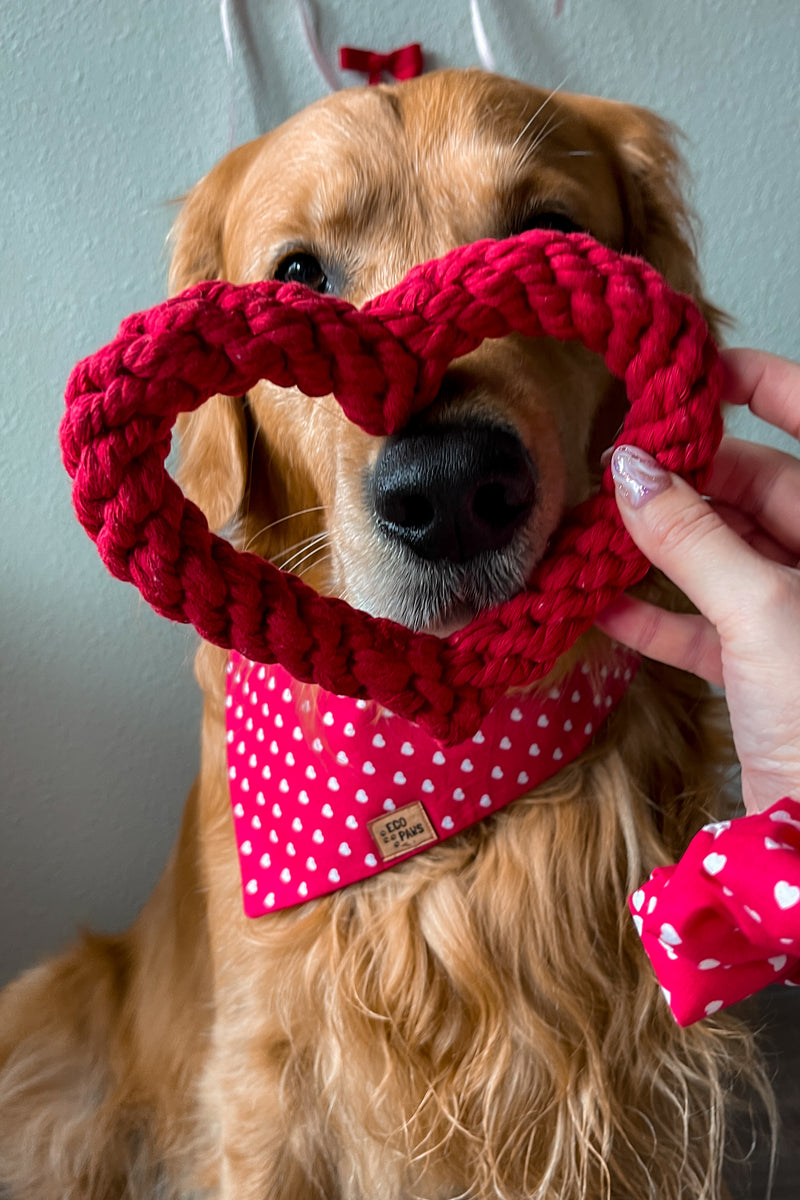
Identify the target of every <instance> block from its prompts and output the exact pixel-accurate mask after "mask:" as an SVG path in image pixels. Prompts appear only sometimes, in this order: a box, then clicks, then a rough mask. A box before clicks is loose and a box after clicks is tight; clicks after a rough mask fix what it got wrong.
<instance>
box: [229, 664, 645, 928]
mask: <svg viewBox="0 0 800 1200" xmlns="http://www.w3.org/2000/svg"><path fill="white" fill-rule="evenodd" d="M636 662H637V659H636V658H635V656H633V655H631V654H630V653H628V652H623V651H620V652H619V653H618V654H617V656H616V658H614V659H613V660H612V661H611V662H610V663H609V664H607V665H606V666H603V667H598V668H596V669H594V670H590V668H589V667H588V666H587V665H585V664H584V665H583V666H582V667H579V668H577V669H576V670H575V671H574V672H573V673H572V674H571V675H570V676H569V677H568V678H567V679H566V680H565V681H563V682H562V683H561V684H560V685H559V686H558V687H557V688H553V689H551V690H550V691H549V692H543V691H535V692H532V693H529V694H520V695H512V696H507V697H504V698H503V699H501V700H500V701H498V703H497V704H496V705H495V706H494V708H493V709H492V710H491V712H490V713H489V714H488V715H487V717H486V718H485V720H484V723H483V725H482V726H481V729H480V730H479V731H478V733H476V734H475V736H474V737H473V738H471V739H470V740H468V741H466V742H462V743H461V744H460V745H458V746H443V745H441V744H440V743H439V742H437V741H435V740H434V739H433V738H432V737H430V736H429V735H428V734H426V733H425V732H424V731H423V730H421V729H419V728H417V726H415V725H414V724H412V723H411V722H410V721H406V720H404V719H403V718H402V717H398V716H395V715H393V714H392V713H390V712H388V711H386V710H385V709H382V708H380V707H379V706H378V705H376V704H374V703H371V702H367V701H365V700H351V699H349V698H348V697H345V696H336V695H334V694H333V693H331V692H326V691H323V690H322V689H321V688H315V687H311V686H309V685H305V684H301V683H298V682H297V681H296V680H295V679H293V678H292V676H291V675H289V673H288V672H287V671H286V670H284V668H283V667H281V666H278V665H274V666H263V665H259V664H257V663H252V662H250V661H249V660H248V659H245V658H243V657H242V656H241V655H239V654H237V653H236V652H235V651H234V652H232V653H231V655H230V659H229V662H228V674H227V695H226V701H225V703H226V723H227V750H228V777H229V783H230V793H231V804H232V806H233V816H234V827H235V832H236V844H237V846H238V849H239V862H240V866H241V871H242V889H243V896H244V909H245V913H246V914H247V916H249V917H261V916H263V915H264V914H265V913H267V912H273V911H276V910H277V909H281V908H289V907H291V906H292V905H295V904H301V903H303V902H304V901H307V900H312V899H316V898H317V897H319V896H324V895H326V894H328V893H329V892H335V891H338V889H339V888H343V887H347V885H348V884H351V883H356V882H358V881H359V880H362V879H368V878H369V877H370V876H372V875H377V874H378V873H379V872H380V871H385V870H387V868H389V867H392V866H394V865H395V864H397V863H400V862H403V861H404V860H405V859H407V858H410V857H411V856H412V855H414V854H418V853H420V851H422V850H425V849H426V848H427V847H429V846H433V845H436V844H437V843H438V842H441V841H444V840H445V839H446V838H449V837H453V835H454V834H456V833H460V832H461V831H462V830H464V829H466V828H467V827H468V826H470V825H473V824H475V822H476V821H480V820H482V819H483V818H484V817H488V816H490V815H491V814H492V813H495V812H497V811H498V810H499V809H501V808H504V807H505V806H506V805H507V804H510V803H511V801H512V800H517V799H519V797H520V796H523V795H525V794H526V793H527V792H529V791H530V790H531V789H532V788H534V787H536V786H537V785H538V784H540V783H542V782H544V780H546V779H549V778H550V776H551V775H554V774H555V773H556V772H557V771H559V770H560V769H561V768H562V767H563V766H565V765H566V764H567V763H569V762H571V761H572V760H573V759H575V758H577V757H578V755H579V754H580V753H581V751H582V750H584V749H585V748H586V746H587V745H588V744H589V743H590V741H591V740H592V738H593V736H594V734H595V731H596V730H597V729H598V728H599V727H600V726H601V725H602V723H603V722H604V721H605V720H606V718H607V716H608V715H609V713H610V712H611V711H612V710H613V709H614V708H615V707H616V705H617V704H618V703H619V701H620V700H621V699H622V697H623V695H624V694H625V691H626V690H627V688H628V685H629V683H630V681H631V679H632V677H633V675H634V673H635V671H636Z"/></svg>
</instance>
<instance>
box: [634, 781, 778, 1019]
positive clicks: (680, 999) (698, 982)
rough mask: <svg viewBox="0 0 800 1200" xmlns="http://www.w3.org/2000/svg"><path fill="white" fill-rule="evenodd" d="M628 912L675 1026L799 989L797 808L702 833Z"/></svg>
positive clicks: (659, 871)
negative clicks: (781, 986) (774, 990)
mask: <svg viewBox="0 0 800 1200" xmlns="http://www.w3.org/2000/svg"><path fill="white" fill-rule="evenodd" d="M629 903H630V909H631V913H632V914H633V919H634V921H635V923H636V928H637V929H638V931H639V934H640V936H641V938H642V942H643V944H644V948H645V950H646V951H647V954H648V956H649V958H650V961H651V962H652V964H653V968H654V970H655V972H656V975H657V976H658V978H659V981H660V982H661V985H662V989H663V991H664V995H665V997H666V1000H667V1003H668V1004H669V1006H670V1008H671V1010H672V1012H673V1015H674V1016H675V1019H676V1020H677V1021H678V1023H679V1024H680V1025H691V1024H692V1023H693V1022H694V1021H698V1020H700V1019H701V1018H702V1017H706V1016H711V1015H712V1014H713V1013H715V1012H718V1011H719V1010H720V1009H721V1008H726V1007H727V1006H728V1005H730V1004H735V1003H736V1002H737V1001H739V1000H744V999H745V998H746V997H748V996H751V995H753V993H754V992H757V991H759V990H760V989H761V988H763V987H765V986H766V985H767V984H769V983H775V982H783V983H786V984H790V985H794V986H800V803H798V802H797V801H795V800H790V799H784V800H781V801H779V802H778V803H777V804H775V805H773V806H772V808H770V809H768V810H767V812H765V813H758V814H755V815H753V816H748V817H739V818H737V819H736V820H734V821H723V822H721V823H719V824H716V825H707V826H706V827H705V828H704V829H702V830H701V831H700V832H699V833H698V834H697V835H696V837H695V838H693V840H692V841H691V843H690V844H689V848H688V850H687V851H686V853H685V854H684V856H683V858H682V859H681V860H680V862H678V863H677V864H676V865H674V866H669V867H658V868H657V869H656V870H655V871H654V872H653V874H652V875H651V877H650V879H649V880H648V881H647V883H645V884H643V885H642V887H640V888H639V889H638V890H637V891H636V892H634V894H633V895H632V896H631V898H630V902H629Z"/></svg>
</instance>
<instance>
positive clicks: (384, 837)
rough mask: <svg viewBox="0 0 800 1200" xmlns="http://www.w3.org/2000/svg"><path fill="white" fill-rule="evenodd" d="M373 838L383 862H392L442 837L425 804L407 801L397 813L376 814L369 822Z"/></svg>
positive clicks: (368, 826) (368, 825)
mask: <svg viewBox="0 0 800 1200" xmlns="http://www.w3.org/2000/svg"><path fill="white" fill-rule="evenodd" d="M367 828H368V829H369V831H370V833H371V835H372V840H373V841H374V842H375V845H376V846H377V847H378V853H379V854H380V856H381V858H382V859H383V861H384V862H391V860H392V859H393V858H399V857H400V855H401V854H408V853H409V851H411V850H418V849H419V848H420V847H421V846H429V845H430V844H431V843H432V842H437V841H438V840H439V835H438V834H437V832H436V830H435V829H434V828H433V825H432V824H431V821H430V818H429V817H428V814H427V813H426V812H425V809H424V808H423V806H422V804H421V803H420V802H419V801H416V802H415V803H414V804H406V805H405V807H404V808H398V809H396V810H395V812H390V813H386V814H384V815H383V816H381V817H375V819H374V820H373V821H369V822H368V824H367Z"/></svg>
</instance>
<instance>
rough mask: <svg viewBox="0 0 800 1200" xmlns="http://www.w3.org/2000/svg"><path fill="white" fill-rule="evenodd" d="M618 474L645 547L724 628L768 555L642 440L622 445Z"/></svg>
mask: <svg viewBox="0 0 800 1200" xmlns="http://www.w3.org/2000/svg"><path fill="white" fill-rule="evenodd" d="M611 473H612V477H613V479H614V484H615V487H616V495H617V504H618V506H619V511H620V516H621V517H622V520H623V522H624V524H625V527H626V528H627V530H628V532H629V533H630V535H631V537H632V538H633V540H634V541H635V542H636V544H637V546H638V547H639V549H640V550H641V551H642V552H643V553H644V554H645V555H646V556H647V558H649V559H650V561H651V562H652V563H653V565H654V566H656V567H658V568H659V569H660V570H662V571H663V572H664V574H665V575H667V576H669V578H670V579H671V580H672V581H673V583H676V584H677V585H678V587H679V588H680V589H681V591H682V592H684V594H685V595H686V596H688V598H689V599H690V600H691V601H692V603H693V604H694V605H695V607H696V608H698V609H699V610H700V612H702V613H703V614H704V615H705V616H706V617H707V618H708V619H709V620H710V621H711V622H712V624H714V625H716V626H717V628H718V629H720V628H721V626H724V625H725V624H726V619H729V618H733V617H735V615H736V613H738V612H739V611H740V610H741V605H742V600H743V598H744V593H746V592H748V591H749V590H750V587H751V586H752V585H755V584H756V583H757V581H758V580H759V579H760V577H761V573H762V571H763V560H762V558H761V556H760V555H759V554H757V553H756V552H755V551H754V550H752V549H751V547H750V546H748V545H747V543H746V542H743V541H742V539H741V538H740V537H739V536H738V535H737V534H736V533H734V531H733V530H732V529H731V528H730V527H729V526H728V525H726V523H725V522H724V521H723V520H722V518H721V517H720V516H719V515H718V513H716V512H715V511H714V509H713V508H712V507H711V505H709V504H707V503H706V501H705V500H703V498H702V497H701V496H699V495H698V494H697V492H696V491H694V489H693V488H691V487H690V486H689V484H688V483H686V482H685V480H683V479H681V478H680V477H679V476H677V475H672V474H670V472H669V471H666V470H664V468H663V467H661V466H660V464H659V463H658V462H656V460H655V459H654V458H651V457H650V455H649V454H646V453H645V452H644V451H643V450H639V449H638V448H637V447H636V446H617V447H616V449H615V450H614V452H613V454H612V456H611Z"/></svg>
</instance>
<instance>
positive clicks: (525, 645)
mask: <svg viewBox="0 0 800 1200" xmlns="http://www.w3.org/2000/svg"><path fill="white" fill-rule="evenodd" d="M512 331H513V332H518V333H521V334H523V335H525V336H526V337H540V336H548V337H555V338H558V339H559V340H562V341H565V340H578V341H580V342H582V343H583V344H584V345H585V346H587V347H588V348H589V349H591V350H593V351H595V352H596V353H598V354H601V355H602V356H603V358H604V359H605V362H606V365H607V366H608V368H609V370H610V371H611V372H612V373H613V374H614V375H616V376H617V377H618V378H620V379H622V380H624V383H625V386H626V389H627V394H628V398H629V401H630V410H629V412H628V415H627V419H626V422H625V425H624V427H623V430H622V433H621V435H620V437H621V439H622V440H626V441H630V442H633V443H635V444H636V445H637V446H640V447H641V448H642V449H643V450H646V451H648V452H649V453H651V454H654V455H655V456H656V457H657V458H658V459H659V460H660V462H661V463H662V464H663V465H664V466H665V467H667V468H668V469H669V470H671V471H676V472H678V473H680V474H681V475H683V476H684V477H685V478H687V479H688V480H689V481H690V482H692V483H693V484H695V486H701V485H702V483H703V481H704V478H705V475H706V473H707V470H708V468H709V467H710V464H711V461H712V458H713V455H714V453H715V451H716V448H717V446H718V444H719V439H720V437H721V430H722V427H721V418H720V414H719V407H718V403H717V401H718V396H719V389H720V381H721V370H720V366H719V361H718V356H717V352H716V349H715V347H714V344H713V342H712V340H711V337H710V335H709V333H708V330H707V328H706V326H705V324H704V322H703V319H702V317H701V316H700V313H699V311H698V309H697V308H696V306H695V305H694V304H693V302H692V301H691V300H690V299H688V297H685V296H681V295H677V294H676V293H674V292H672V291H671V290H670V288H669V287H668V286H667V284H666V283H665V282H664V280H663V279H662V278H661V277H660V276H659V275H658V274H657V273H656V272H655V271H654V270H653V269H652V268H651V267H650V266H648V265H647V264H646V263H644V262H642V261H641V260H638V259H633V258H628V257H624V256H622V255H619V254H616V253H614V252H613V251H611V250H609V249H607V248H606V247H604V246H601V245H599V244H598V243H596V242H595V241H593V240H592V239H591V238H590V237H588V236H585V235H582V234H570V235H562V234H557V233H550V232H543V231H534V232H530V233H524V234H520V235H519V236H518V237H514V238H509V239H508V240H506V241H502V242H495V241H483V242H476V243H473V244H471V245H469V246H464V247H460V248H459V249H457V250H453V251H452V252H451V253H449V254H447V255H445V256H444V257H443V258H441V259H437V260H435V261H433V262H429V263H425V264H423V265H422V266H420V267H417V268H415V269H414V270H413V271H411V273H410V274H409V275H408V276H407V277H406V279H405V280H404V281H403V282H402V283H400V284H399V285H398V286H397V287H395V288H393V289H392V290H391V291H389V292H386V293H384V294H383V295H381V296H378V297H376V298H375V299H374V300H371V301H369V302H368V303H367V304H366V305H365V306H364V307H363V308H362V309H360V310H357V309H355V308H353V307H352V306H351V305H349V304H347V303H346V302H345V301H343V300H339V299H336V298H333V297H329V296H319V295H317V294H316V293H314V292H310V291H308V290H307V289H304V288H300V287H296V286H293V285H287V284H278V283H275V282H266V283H256V284H252V285H249V286H245V287H236V286H234V285H232V284H228V283H221V282H213V283H202V284H199V285H198V286H196V287H194V288H191V289H189V290H188V291H187V292H184V293H183V294H182V295H180V296H177V297H175V298H174V299H172V300H168V301H167V302H166V303H164V304H161V305H159V306H157V307H156V308H153V309H151V310H150V311H149V312H145V313H141V314H138V315H134V316H132V317H129V318H128V319H127V320H126V321H125V322H123V324H122V327H121V329H120V332H119V334H118V336H117V338H116V339H115V341H113V342H112V343H110V345H108V346H106V347H105V348H104V349H102V350H100V351H98V352H97V353H96V354H94V355H92V356H91V357H90V358H87V359H85V360H84V361H83V362H81V363H79V364H78V366H77V367H76V368H75V369H74V371H73V373H72V376H71V378H70V381H69V384H68V387H67V394H66V400H67V411H66V415H65V417H64V420H63V423H62V427H61V444H62V451H63V456H64V463H65V465H66V468H67V470H68V472H69V474H70V475H71V476H72V478H73V480H74V489H73V498H74V504H75V509H76V512H77V514H78V518H79V520H80V521H81V523H82V524H83V525H84V527H85V528H86V530H87V532H88V533H89V535H90V536H91V537H92V538H93V539H94V540H95V541H96V543H97V546H98V549H99V551H100V554H101V556H102V558H103V560H104V562H105V563H106V565H107V567H108V568H109V570H110V571H111V572H112V574H114V575H115V576H117V578H119V579H125V580H129V581H131V582H132V583H134V584H135V585H136V586H137V587H138V588H139V590H140V591H141V593H142V595H143V596H144V597H145V599H146V600H147V601H148V603H149V604H151V605H152V607H153V608H154V609H155V610H156V611H157V612H160V613H162V614H163V615H165V616H168V617H170V618H172V619H173V620H175V621H182V622H189V623H191V624H192V625H193V626H194V627H195V628H196V629H197V631H198V632H199V633H200V634H201V635H202V636H203V637H204V638H206V639H207V640H208V641H211V642H214V643H215V644H217V645H220V646H224V647H227V648H234V649H236V650H239V651H240V652H241V653H242V654H244V655H246V656H247V657H248V658H250V659H253V660H255V661H259V662H275V661H278V662H281V663H282V664H283V665H284V666H285V667H286V668H287V669H288V670H289V671H290V672H291V673H292V674H293V675H294V676H295V677H296V678H298V679H301V680H304V681H309V682H315V683H318V684H321V685H322V686H323V687H324V688H327V689H328V690H330V691H333V692H338V693H340V694H342V695H349V696H355V697H364V698H368V697H371V698H372V699H374V700H376V701H378V702H379V703H381V704H383V705H385V706H386V707H387V708H389V709H392V710H393V711H395V712H397V713H401V714H402V715H404V716H406V717H407V718H409V719H411V720H414V721H416V722H417V723H418V724H420V725H421V726H423V727H425V728H426V729H428V730H429V731H430V732H432V733H433V734H434V735H435V736H437V737H439V738H441V739H442V740H445V741H451V742H453V741H459V740H461V739H463V738H465V737H467V736H469V735H470V734H472V733H474V732H475V730H476V729H477V727H478V725H479V723H480V721H481V718H482V716H483V714H484V713H486V712H487V711H488V710H489V708H491V706H492V704H493V703H494V701H495V700H496V699H497V697H498V696H499V695H500V694H501V693H502V692H504V691H506V690H507V689H508V688H510V687H516V686H521V685H525V684H526V683H530V682H531V681H533V680H535V679H537V678H539V677H541V676H542V675H544V674H546V673H547V671H549V670H550V669H551V667H552V666H553V665H554V663H555V661H556V659H557V658H558V657H559V655H561V654H562V653H563V652H564V651H565V650H566V649H567V648H568V647H569V646H570V645H571V644H572V643H573V642H574V641H575V640H576V638H577V637H579V636H580V634H581V633H582V632H584V631H585V630H586V629H588V628H589V626H590V625H591V624H592V622H593V620H594V618H595V616H596V614H597V613H598V612H599V611H600V610H601V609H602V608H603V607H605V606H606V605H607V604H608V603H609V602H610V601H611V600H612V599H613V598H614V597H615V596H617V595H619V593H620V592H622V591H623V590H624V589H625V588H627V587H629V586H630V585H631V584H632V583H635V582H636V581H638V580H639V579H641V578H642V577H643V576H644V574H645V573H646V571H647V567H648V564H647V561H646V560H645V559H644V558H643V556H642V555H641V554H640V552H639V551H638V550H637V549H636V547H635V546H634V544H633V543H632V541H631V540H630V538H629V537H628V535H627V533H626V532H625V530H624V528H623V527H622V524H621V522H620V519H619V516H618V513H617V508H616V503H615V501H614V498H613V486H612V484H611V480H610V476H609V473H608V472H606V475H605V477H604V479H603V482H602V486H601V490H600V491H599V493H598V494H597V495H595V496H593V497H591V498H590V499H589V500H587V501H586V502H585V503H583V504H581V505H579V506H578V508H576V509H575V510H574V511H573V512H572V513H571V514H570V516H569V518H568V519H567V521H566V522H565V523H564V525H563V526H562V527H561V529H560V530H559V532H558V534H557V535H556V538H555V541H554V545H553V547H552V549H551V550H550V552H549V553H548V554H547V556H546V557H545V558H544V559H543V560H542V562H541V563H540V564H539V567H538V569H537V571H536V573H535V576H534V578H533V580H532V582H531V585H530V587H529V589H528V590H527V591H525V592H523V593H521V594H520V595H517V596H515V597H514V598H513V599H511V600H509V601H507V602H506V603H505V604H502V605H500V606H499V607H497V608H495V609H493V610H491V611H489V612H486V613H483V614H481V615H479V616H478V617H477V618H476V619H475V620H474V621H473V622H472V623H471V624H470V625H468V626H467V627H466V628H465V629H463V630H461V631H460V632H458V633H456V634H453V635H451V636H450V637H449V638H446V639H439V638H436V637H434V636H432V635H429V634H418V633H412V632H411V631H409V630H408V629H405V628H403V627H402V626H399V625H396V624H393V623H392V622H390V621H385V620H379V619H375V618H372V617H369V616H367V615H366V614H365V613H362V612H357V611H355V610H354V609H352V608H350V607H349V605H347V604H346V603H344V602H343V601H341V600H336V599H330V598H327V597H321V596H319V595H317V594H316V593H315V592H314V591H312V590H311V589H310V588H309V587H307V586H306V585H305V584H303V583H302V582H301V581H300V580H299V579H297V578H296V577H295V576H292V575H288V574H284V573H283V572H281V571H279V570H278V569H277V568H276V567H275V566H273V565H272V564H271V563H269V562H267V561H265V560H264V559H261V558H258V557H256V556H255V555H252V554H245V553H241V552H239V551H236V550H234V548H233V547H232V546H231V545H230V544H229V543H228V542H226V541H224V540H222V539H221V538H219V537H216V536H215V535H214V534H212V533H211V532H210V531H209V529H208V525H207V523H206V520H205V517H204V516H203V514H202V513H201V512H200V510H199V509H198V508H197V507H196V506H195V505H194V504H192V503H191V502H190V501H188V500H187V499H186V497H185V496H184V495H183V493H182V492H181V491H180V489H179V488H178V487H177V485H176V484H175V482H174V481H173V480H172V479H171V478H170V477H169V475H168V474H167V472H166V470H165V467H164V462H165V459H166V456H167V453H168V451H169V445H170V435H171V429H172V426H173V424H174V422H175V420H176V418H177V416H178V414H179V413H180V412H188V411H192V410H194V409H195V408H197V407H198V406H199V405H200V404H202V403H203V402H204V401H205V400H206V399H208V397H209V396H211V395H214V394H215V393H224V394H227V395H241V394H243V393H244V392H246V391H247V390H248V389H249V388H251V387H253V386H254V384H255V383H256V382H257V381H258V380H259V379H268V380H270V381H271V382H273V383H275V384H278V385H279V386H281V387H289V386H297V387H299V388H300V390H301V391H302V392H304V393H305V394H306V395H308V396H323V395H327V394H329V393H333V394H334V395H335V397H336V399H337V400H338V402H339V404H340V405H341V407H342V409H343V411H344V412H345V414H346V416H347V417H348V418H349V419H350V420H351V421H355V422H356V423H357V424H358V425H360V426H361V427H362V428H363V429H365V430H367V432H369V433H372V434H388V433H393V432H395V431H396V430H398V429H400V428H402V427H403V425H404V424H405V423H406V422H407V421H408V420H409V418H410V417H411V415H412V414H413V413H415V412H418V411H419V410H420V409H422V408H424V407H425V405H426V404H429V403H430V402H431V401H432V400H433V399H434V397H435V396H436V393H437V390H438V387H439V384H440V382H441V379H442V377H443V375H444V372H445V370H446V369H447V367H448V365H449V364H450V362H451V361H452V360H453V359H454V358H458V357H460V356H461V355H463V354H466V353H468V352H469V351H471V350H473V349H474V348H475V347H476V346H478V345H479V344H480V343H481V342H482V341H483V339H484V338H487V337H490V338H495V337H503V336H505V335H506V334H508V333H510V332H512Z"/></svg>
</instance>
